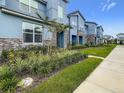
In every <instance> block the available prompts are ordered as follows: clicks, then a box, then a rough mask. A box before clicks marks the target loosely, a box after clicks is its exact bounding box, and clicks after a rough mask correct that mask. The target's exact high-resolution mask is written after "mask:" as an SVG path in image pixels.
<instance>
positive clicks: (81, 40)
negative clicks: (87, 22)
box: [79, 36, 83, 45]
mask: <svg viewBox="0 0 124 93" xmlns="http://www.w3.org/2000/svg"><path fill="white" fill-rule="evenodd" d="M79 44H80V45H83V37H82V36H79Z"/></svg>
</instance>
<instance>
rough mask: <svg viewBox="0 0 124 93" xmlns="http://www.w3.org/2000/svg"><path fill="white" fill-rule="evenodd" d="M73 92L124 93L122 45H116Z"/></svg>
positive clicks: (123, 53)
mask: <svg viewBox="0 0 124 93" xmlns="http://www.w3.org/2000/svg"><path fill="white" fill-rule="evenodd" d="M74 93H124V46H117V47H116V48H115V49H114V50H113V51H112V52H111V53H110V55H109V56H108V57H107V58H105V59H104V61H103V62H102V63H101V64H100V65H99V66H98V67H97V68H96V70H95V71H94V72H93V73H92V74H91V75H90V76H89V77H88V78H87V79H86V80H85V81H84V82H83V83H82V84H81V85H80V86H79V87H78V88H77V89H76V90H75V91H74Z"/></svg>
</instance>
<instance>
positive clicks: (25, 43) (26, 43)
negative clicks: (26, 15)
mask: <svg viewBox="0 0 124 93" xmlns="http://www.w3.org/2000/svg"><path fill="white" fill-rule="evenodd" d="M23 23H29V24H32V25H33V42H24V35H23V34H24V33H28V32H24V31H23V30H24V29H23ZM36 25H38V26H41V27H42V32H41V36H42V42H35V31H34V27H35V26H36ZM43 32H44V28H43V25H39V24H35V23H32V22H26V21H23V22H22V43H23V44H24V45H43ZM29 33H30V32H29Z"/></svg>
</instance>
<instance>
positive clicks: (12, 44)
mask: <svg viewBox="0 0 124 93" xmlns="http://www.w3.org/2000/svg"><path fill="white" fill-rule="evenodd" d="M20 47H22V40H21V39H18V38H0V51H2V50H3V49H10V48H14V49H17V48H20Z"/></svg>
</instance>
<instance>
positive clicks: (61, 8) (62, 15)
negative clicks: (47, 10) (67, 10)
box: [58, 5, 64, 18]
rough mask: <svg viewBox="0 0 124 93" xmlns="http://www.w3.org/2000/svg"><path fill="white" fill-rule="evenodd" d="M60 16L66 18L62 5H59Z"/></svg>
mask: <svg viewBox="0 0 124 93" xmlns="http://www.w3.org/2000/svg"><path fill="white" fill-rule="evenodd" d="M58 17H59V18H64V9H63V7H62V6H60V5H58Z"/></svg>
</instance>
